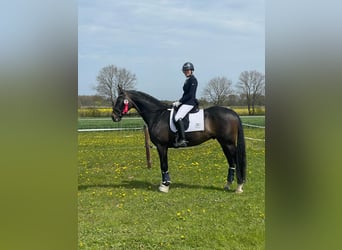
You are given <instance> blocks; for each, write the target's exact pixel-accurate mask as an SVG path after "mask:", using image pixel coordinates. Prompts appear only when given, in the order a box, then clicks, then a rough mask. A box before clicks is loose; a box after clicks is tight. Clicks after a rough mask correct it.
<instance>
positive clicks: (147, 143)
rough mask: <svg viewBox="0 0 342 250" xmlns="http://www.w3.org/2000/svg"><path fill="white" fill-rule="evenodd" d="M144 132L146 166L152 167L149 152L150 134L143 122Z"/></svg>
mask: <svg viewBox="0 0 342 250" xmlns="http://www.w3.org/2000/svg"><path fill="white" fill-rule="evenodd" d="M144 134H145V149H146V162H147V167H148V168H151V167H152V161H151V152H150V144H149V140H150V134H149V133H148V127H147V126H146V124H144Z"/></svg>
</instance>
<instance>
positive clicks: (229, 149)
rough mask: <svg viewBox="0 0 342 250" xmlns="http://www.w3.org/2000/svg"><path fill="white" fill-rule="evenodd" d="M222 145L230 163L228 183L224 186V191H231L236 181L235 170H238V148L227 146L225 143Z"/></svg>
mask: <svg viewBox="0 0 342 250" xmlns="http://www.w3.org/2000/svg"><path fill="white" fill-rule="evenodd" d="M220 145H221V148H222V150H223V153H224V155H225V156H226V159H227V161H228V175H227V183H226V185H225V186H224V189H225V190H231V185H232V183H233V181H234V176H235V170H236V162H235V154H236V147H235V146H234V145H227V144H224V143H220Z"/></svg>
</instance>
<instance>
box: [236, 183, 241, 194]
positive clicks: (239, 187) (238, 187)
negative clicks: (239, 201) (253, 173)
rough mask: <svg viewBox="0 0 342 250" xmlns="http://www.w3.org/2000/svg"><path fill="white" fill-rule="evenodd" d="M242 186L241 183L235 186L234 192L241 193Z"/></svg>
mask: <svg viewBox="0 0 342 250" xmlns="http://www.w3.org/2000/svg"><path fill="white" fill-rule="evenodd" d="M242 186H243V185H242V184H240V185H238V186H237V188H236V190H235V193H236V194H241V193H242V192H243V190H242Z"/></svg>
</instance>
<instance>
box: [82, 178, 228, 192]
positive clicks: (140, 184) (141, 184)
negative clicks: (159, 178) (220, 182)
mask: <svg viewBox="0 0 342 250" xmlns="http://www.w3.org/2000/svg"><path fill="white" fill-rule="evenodd" d="M158 186H159V184H158V185H156V184H155V183H151V182H147V181H139V180H131V181H122V182H120V183H117V184H116V183H111V184H90V185H79V186H78V190H86V189H88V188H127V189H133V188H135V189H143V190H146V191H152V192H155V191H157V190H158ZM170 188H171V189H176V188H180V189H199V190H200V189H206V190H218V191H223V190H224V189H223V187H215V186H212V185H211V186H203V185H200V184H187V183H179V182H175V183H171V186H170ZM228 192H230V191H228Z"/></svg>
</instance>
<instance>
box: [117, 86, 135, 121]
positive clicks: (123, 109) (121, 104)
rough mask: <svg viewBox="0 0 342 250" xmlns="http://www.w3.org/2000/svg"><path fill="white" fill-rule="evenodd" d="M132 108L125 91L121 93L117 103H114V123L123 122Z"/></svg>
mask: <svg viewBox="0 0 342 250" xmlns="http://www.w3.org/2000/svg"><path fill="white" fill-rule="evenodd" d="M131 108H132V103H131V102H130V101H129V98H128V97H127V94H126V93H125V92H124V91H120V92H119V96H118V98H116V101H115V103H114V102H113V112H112V119H113V121H114V122H119V121H121V118H122V116H123V115H125V114H127V112H128V110H130V109H131Z"/></svg>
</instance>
